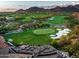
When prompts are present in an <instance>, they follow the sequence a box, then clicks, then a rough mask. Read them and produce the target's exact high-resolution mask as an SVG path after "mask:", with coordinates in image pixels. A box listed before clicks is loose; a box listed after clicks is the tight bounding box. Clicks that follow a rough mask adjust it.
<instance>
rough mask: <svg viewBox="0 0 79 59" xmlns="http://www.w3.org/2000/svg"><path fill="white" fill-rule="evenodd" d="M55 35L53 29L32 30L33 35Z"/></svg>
mask: <svg viewBox="0 0 79 59" xmlns="http://www.w3.org/2000/svg"><path fill="white" fill-rule="evenodd" d="M52 33H55V30H53V29H37V30H34V34H36V35H44V34H52Z"/></svg>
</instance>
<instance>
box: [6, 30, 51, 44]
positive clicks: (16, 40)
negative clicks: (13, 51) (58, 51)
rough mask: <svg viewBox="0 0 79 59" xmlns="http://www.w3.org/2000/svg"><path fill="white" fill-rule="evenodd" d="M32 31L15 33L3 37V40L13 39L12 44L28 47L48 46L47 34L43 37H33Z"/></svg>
mask: <svg viewBox="0 0 79 59" xmlns="http://www.w3.org/2000/svg"><path fill="white" fill-rule="evenodd" d="M33 31H34V30H28V31H24V32H21V33H15V34H10V35H5V39H6V40H8V39H13V42H12V43H13V44H15V45H19V44H29V45H44V44H49V43H50V41H51V38H50V37H49V34H45V35H35V34H34V33H33Z"/></svg>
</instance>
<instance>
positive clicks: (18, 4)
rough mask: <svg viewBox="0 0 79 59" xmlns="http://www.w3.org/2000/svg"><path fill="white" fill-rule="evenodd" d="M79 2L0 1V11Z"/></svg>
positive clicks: (76, 2)
mask: <svg viewBox="0 0 79 59" xmlns="http://www.w3.org/2000/svg"><path fill="white" fill-rule="evenodd" d="M71 4H72V5H75V4H79V2H78V1H70V2H69V1H0V11H10V10H12V11H14V10H17V9H26V8H29V7H33V6H54V7H55V6H66V5H71Z"/></svg>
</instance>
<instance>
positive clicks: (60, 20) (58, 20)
mask: <svg viewBox="0 0 79 59" xmlns="http://www.w3.org/2000/svg"><path fill="white" fill-rule="evenodd" d="M64 17H65V16H54V17H51V18H49V21H48V22H49V23H52V24H63V23H64V22H65V19H64Z"/></svg>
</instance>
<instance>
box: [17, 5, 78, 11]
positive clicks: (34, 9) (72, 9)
mask: <svg viewBox="0 0 79 59" xmlns="http://www.w3.org/2000/svg"><path fill="white" fill-rule="evenodd" d="M45 11H50V12H51V11H52V12H57V11H58V12H62V11H66V12H79V4H77V5H74V6H73V5H68V6H64V7H60V6H56V7H54V8H50V9H49V8H48V9H45V8H42V7H30V8H29V9H26V10H23V9H20V10H18V11H16V12H45Z"/></svg>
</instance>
